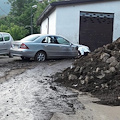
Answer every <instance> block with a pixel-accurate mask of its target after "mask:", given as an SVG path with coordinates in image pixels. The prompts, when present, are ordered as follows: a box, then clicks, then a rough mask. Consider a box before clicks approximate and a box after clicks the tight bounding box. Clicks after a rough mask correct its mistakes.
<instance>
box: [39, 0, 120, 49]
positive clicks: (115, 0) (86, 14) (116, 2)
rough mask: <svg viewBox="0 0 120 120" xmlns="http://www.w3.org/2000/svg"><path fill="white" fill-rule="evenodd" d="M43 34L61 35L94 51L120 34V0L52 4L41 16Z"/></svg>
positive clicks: (79, 0) (78, 0)
mask: <svg viewBox="0 0 120 120" xmlns="http://www.w3.org/2000/svg"><path fill="white" fill-rule="evenodd" d="M38 25H40V28H41V29H40V33H41V34H57V35H62V36H64V37H65V38H67V39H68V40H70V41H71V42H73V43H79V44H84V45H87V46H89V47H90V49H91V50H94V49H96V48H98V47H100V46H103V45H104V44H107V43H111V42H112V41H114V40H116V39H117V38H118V37H120V0H71V1H60V2H53V3H51V4H49V5H48V6H47V7H46V9H45V10H44V11H43V13H42V14H41V15H40V17H39V19H38Z"/></svg>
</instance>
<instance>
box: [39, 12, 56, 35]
mask: <svg viewBox="0 0 120 120" xmlns="http://www.w3.org/2000/svg"><path fill="white" fill-rule="evenodd" d="M41 34H56V11H54V12H53V13H52V14H50V16H48V18H46V19H45V20H44V21H43V22H42V24H41Z"/></svg>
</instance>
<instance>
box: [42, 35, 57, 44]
mask: <svg viewBox="0 0 120 120" xmlns="http://www.w3.org/2000/svg"><path fill="white" fill-rule="evenodd" d="M42 43H50V44H51V43H52V44H57V43H58V42H57V40H56V39H55V37H53V36H48V37H45V38H44V39H43V41H42Z"/></svg>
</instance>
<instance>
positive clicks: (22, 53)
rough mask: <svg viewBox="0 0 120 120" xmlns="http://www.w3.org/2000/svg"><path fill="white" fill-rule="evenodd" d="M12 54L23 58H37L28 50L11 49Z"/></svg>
mask: <svg viewBox="0 0 120 120" xmlns="http://www.w3.org/2000/svg"><path fill="white" fill-rule="evenodd" d="M10 54H11V55H12V56H19V57H22V56H23V57H29V58H33V57H34V56H35V52H34V51H30V50H26V49H18V50H14V49H11V50H10Z"/></svg>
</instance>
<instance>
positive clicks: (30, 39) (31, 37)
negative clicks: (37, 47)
mask: <svg viewBox="0 0 120 120" xmlns="http://www.w3.org/2000/svg"><path fill="white" fill-rule="evenodd" d="M39 37H40V36H39V35H30V36H27V37H25V38H23V39H22V40H21V41H35V40H36V39H37V38H39Z"/></svg>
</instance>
